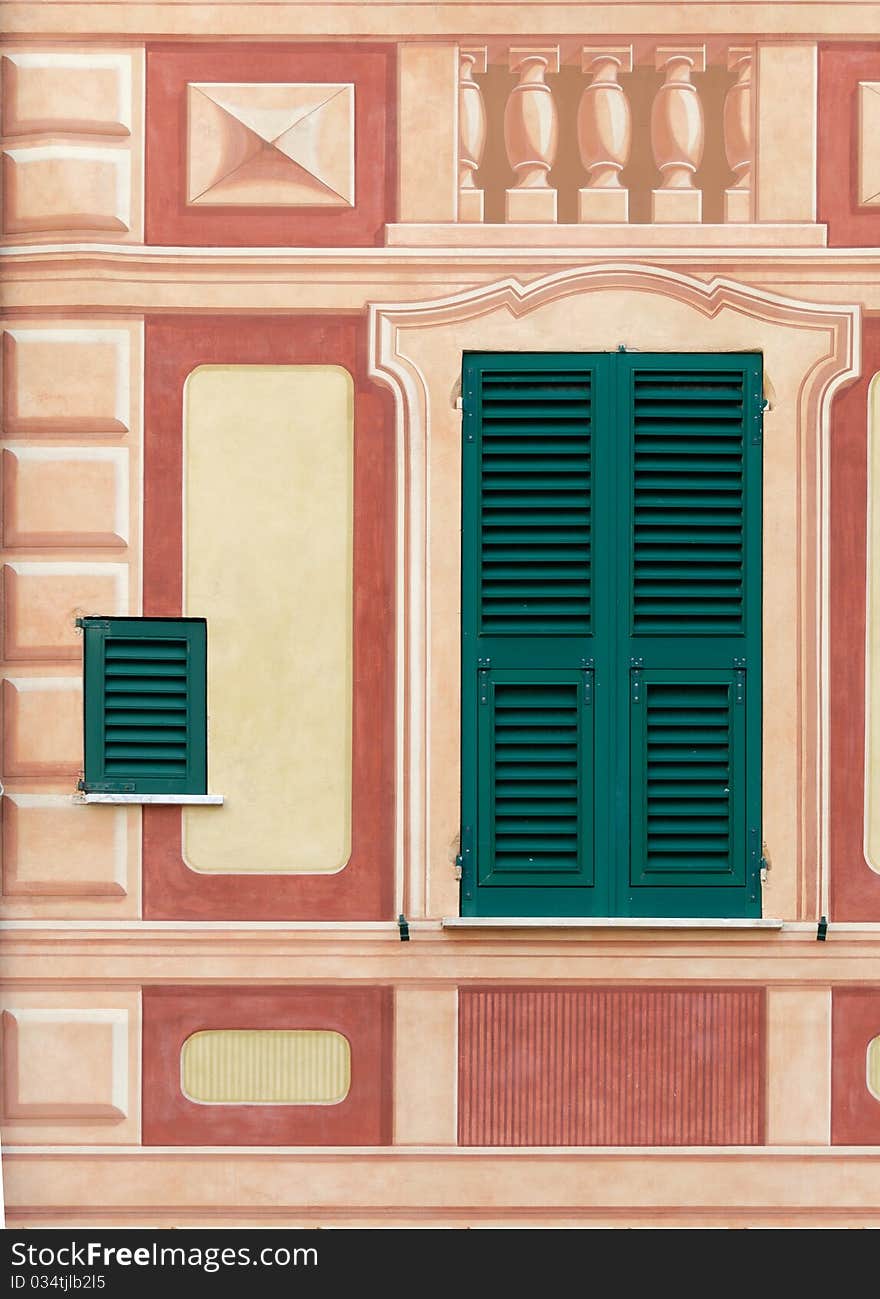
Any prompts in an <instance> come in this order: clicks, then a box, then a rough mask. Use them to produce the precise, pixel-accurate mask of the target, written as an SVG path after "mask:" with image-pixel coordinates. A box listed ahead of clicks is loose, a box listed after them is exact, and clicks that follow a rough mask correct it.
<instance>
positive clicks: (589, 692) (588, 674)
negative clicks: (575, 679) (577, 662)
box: [581, 659, 596, 704]
mask: <svg viewBox="0 0 880 1299" xmlns="http://www.w3.org/2000/svg"><path fill="white" fill-rule="evenodd" d="M595 667H596V661H595V659H581V671H582V672H583V674H584V703H585V704H591V703H592V702H593V674H594V671H595Z"/></svg>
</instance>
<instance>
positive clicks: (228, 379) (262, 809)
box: [183, 365, 354, 873]
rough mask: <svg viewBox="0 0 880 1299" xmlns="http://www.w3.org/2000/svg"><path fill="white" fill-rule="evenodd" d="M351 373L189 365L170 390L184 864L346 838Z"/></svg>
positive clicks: (307, 866) (321, 854)
mask: <svg viewBox="0 0 880 1299" xmlns="http://www.w3.org/2000/svg"><path fill="white" fill-rule="evenodd" d="M353 402H354V395H353V387H352V381H351V377H350V375H349V374H348V372H347V371H346V370H343V369H340V368H339V367H338V366H330V365H327V366H259V365H241V366H224V365H211V366H201V367H199V369H197V370H194V371H193V373H192V374H191V375H190V376H189V378H188V380H187V384H186V390H185V394H184V427H185V444H184V445H185V451H184V454H185V464H184V518H185V523H184V550H185V560H184V606H185V612H186V613H187V614H188V615H190V616H191V617H205V618H207V620H208V779H209V782H210V788H211V790H213V791H216V792H217V793H221V794H223V795H224V796H225V799H226V801H225V804H224V806H223V807H222V808H217V809H212V811H211V812H210V813H207V814H206V812H205V809H204V808H189V809H187V810H185V811H184V816H183V822H184V828H183V835H184V841H183V842H184V856H185V859H186V861H187V863H188V865H189V866H191V867H192V869H194V870H198V871H227V872H233V871H234V872H248V873H261V872H262V873H270V872H291V873H293V872H308V873H311V872H330V871H337V870H340V869H341V868H342V867H343V866H344V865H345V864H346V862H347V861H348V858H349V856H350V853H351V696H352V454H353Z"/></svg>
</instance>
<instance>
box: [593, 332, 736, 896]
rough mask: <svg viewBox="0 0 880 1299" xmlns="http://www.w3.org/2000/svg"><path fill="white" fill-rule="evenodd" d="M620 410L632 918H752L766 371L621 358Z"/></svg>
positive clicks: (731, 364) (686, 359) (715, 359)
mask: <svg viewBox="0 0 880 1299" xmlns="http://www.w3.org/2000/svg"><path fill="white" fill-rule="evenodd" d="M618 394H619V396H618V402H619V409H620V412H621V415H622V417H623V418H624V419H625V420H626V421H627V422H628V423H629V426H630V437H629V438H627V437H624V438H623V439H622V446H623V452H622V455H623V459H624V461H625V463H622V465H621V473H622V478H623V481H624V482H626V481H627V480H628V481H629V484H630V490H629V492H628V493H625V494H624V502H626V500H627V499H628V501H629V510H628V511H627V510H624V511H623V515H622V517H623V528H624V533H625V535H623V536H622V537H621V548H622V551H623V553H624V555H625V556H628V559H627V561H626V566H625V567H624V570H623V571H624V573H625V575H626V576H625V586H626V587H627V588H628V597H629V598H628V600H624V601H622V604H623V605H624V609H625V616H626V618H627V621H628V626H627V627H626V628H623V629H622V630H623V632H624V639H623V642H622V647H623V648H624V651H625V656H624V662H627V663H628V664H629V665H630V668H629V675H630V682H629V702H628V704H627V703H626V702H624V700H623V698H621V709H622V710H626V711H627V712H628V714H629V718H628V722H629V724H628V725H624V724H622V725H621V727H620V732H619V733H620V734H621V736H622V737H623V741H622V742H623V743H625V742H626V739H628V741H629V760H628V763H629V781H628V783H629V814H628V821H629V834H630V843H629V854H628V855H629V861H630V870H629V892H628V896H627V899H626V904H625V905H626V908H627V910H629V911H630V912H631V913H632V914H636V915H691V916H699V915H703V916H716V915H729V916H746V915H760V890H759V872H760V826H761V816H760V799H761V793H760V770H761V702H760V701H761V567H760V549H761V461H760V458H761V448H760V409H761V405H760V403H761V364H760V358H759V357H757V356H747V355H723V354H719V355H699V354H696V355H690V356H687V355H686V356H668V357H667V356H658V355H650V356H646V357H641V356H638V355H629V356H627V357H626V358H623V359H622V361H621V382H620V384H619V387H618ZM627 606H628V609H627Z"/></svg>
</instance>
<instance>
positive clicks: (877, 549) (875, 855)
mask: <svg viewBox="0 0 880 1299" xmlns="http://www.w3.org/2000/svg"><path fill="white" fill-rule="evenodd" d="M867 651H868V664H867V669H868V670H867V673H866V682H865V685H866V688H867V701H866V702H867V708H866V718H865V736H866V741H867V753H866V755H865V786H866V788H865V856H866V857H867V859H868V865H869V866H870V867H871V868H872V870H875V871H880V374H875V375H874V378H873V380H872V381H871V386H870V388H869V389H868V645H867Z"/></svg>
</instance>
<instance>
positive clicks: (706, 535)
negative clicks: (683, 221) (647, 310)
mask: <svg viewBox="0 0 880 1299" xmlns="http://www.w3.org/2000/svg"><path fill="white" fill-rule="evenodd" d="M463 405H464V422H463V481H462V852H461V863H462V910H463V913H464V914H466V915H467V914H477V915H479V914H484V915H560V916H562V915H643V916H651V915H656V916H665V915H682V916H688V915H689V916H698V915H701V916H707V917H708V916H747V915H759V914H760V879H759V876H760V854H761V831H760V826H761V446H760V442H761V405H762V403H761V361H760V357H758V356H757V355H750V354H712V355H709V354H686V355H678V354H675V355H672V354H669V355H667V354H656V353H650V354H639V353H614V354H611V353H605V354H587V355H582V354H577V353H571V354H560V353H548V354H540V353H516V354H506V353H483V354H469V355H467V356H466V357H465V361H464V370H463Z"/></svg>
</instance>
